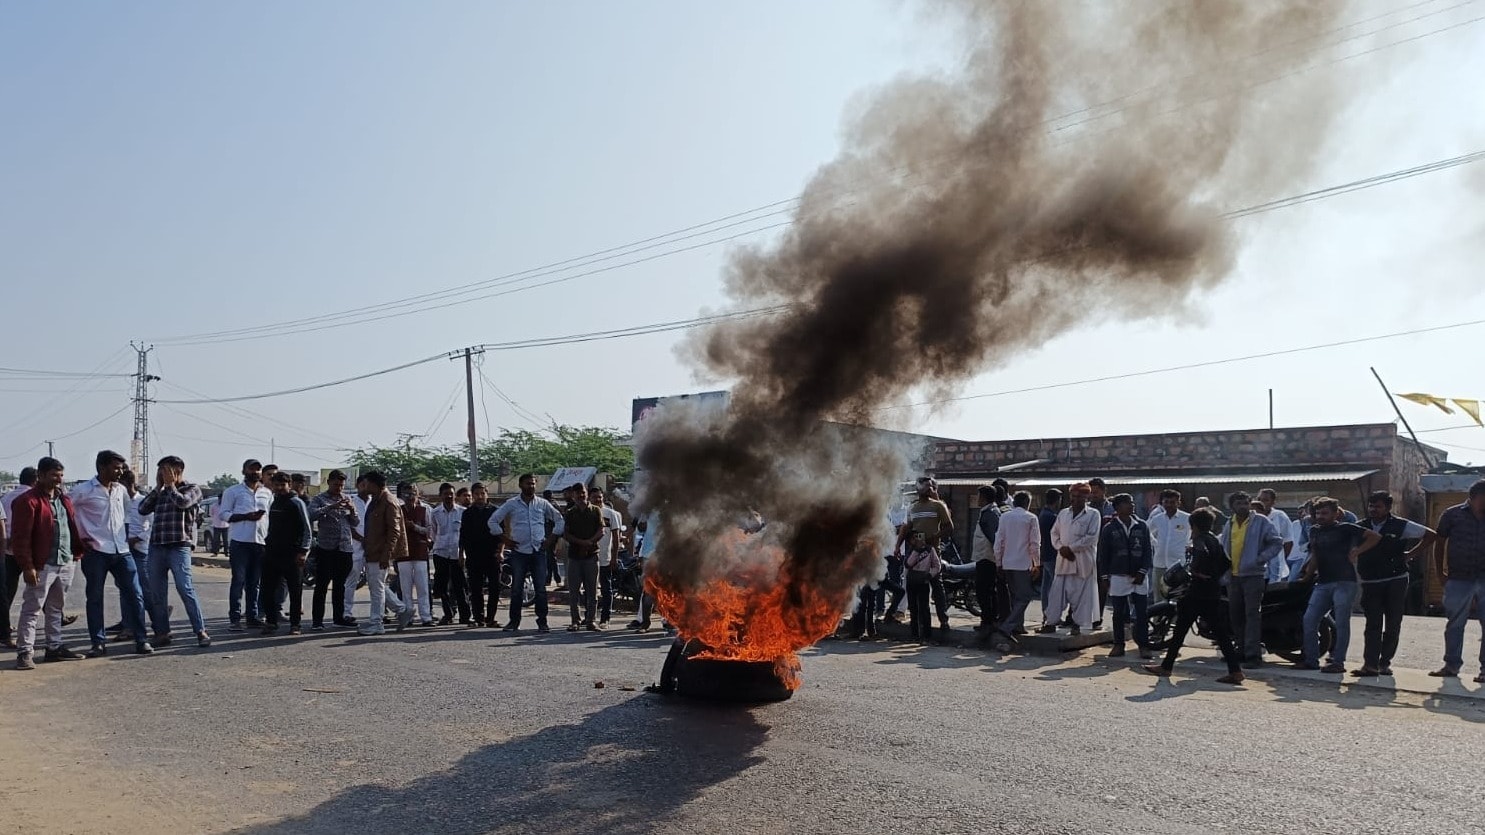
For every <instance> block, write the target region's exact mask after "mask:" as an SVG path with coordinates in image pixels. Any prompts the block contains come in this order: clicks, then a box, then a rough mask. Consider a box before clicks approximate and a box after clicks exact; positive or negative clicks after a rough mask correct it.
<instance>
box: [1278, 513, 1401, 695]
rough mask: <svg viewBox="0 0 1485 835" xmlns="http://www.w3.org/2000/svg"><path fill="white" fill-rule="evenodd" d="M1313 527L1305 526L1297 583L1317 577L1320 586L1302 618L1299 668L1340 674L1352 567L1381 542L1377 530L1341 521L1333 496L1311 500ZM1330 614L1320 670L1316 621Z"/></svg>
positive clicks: (1347, 641) (1347, 638) (1352, 594)
mask: <svg viewBox="0 0 1485 835" xmlns="http://www.w3.org/2000/svg"><path fill="white" fill-rule="evenodd" d="M1314 513H1315V524H1314V525H1313V526H1312V527H1311V528H1310V561H1309V562H1307V563H1305V568H1304V575H1303V576H1302V578H1301V579H1303V580H1305V581H1308V580H1310V579H1311V578H1313V577H1315V576H1316V575H1317V574H1318V575H1319V577H1320V582H1318V583H1316V584H1315V588H1314V590H1312V591H1311V592H1310V605H1309V608H1307V609H1305V615H1304V660H1303V661H1301V662H1300V663H1299V665H1298V666H1299V668H1300V669H1302V670H1319V671H1320V672H1322V673H1331V674H1336V675H1339V674H1340V673H1344V672H1345V671H1346V650H1347V649H1349V648H1350V646H1351V609H1352V607H1354V606H1355V605H1356V564H1357V562H1358V561H1359V559H1360V558H1361V555H1362V554H1365V553H1366V552H1368V551H1370V550H1372V549H1373V548H1375V547H1376V546H1377V543H1379V542H1381V541H1382V537H1380V536H1378V535H1377V533H1376V531H1373V530H1370V529H1368V528H1363V527H1361V526H1360V525H1357V524H1355V523H1354V522H1340V521H1339V517H1340V513H1341V504H1340V502H1338V501H1336V500H1335V499H1332V498H1328V497H1327V498H1319V499H1316V500H1315V508H1314ZM1326 612H1330V613H1332V614H1333V616H1334V617H1335V643H1334V644H1333V645H1332V646H1331V649H1330V658H1329V659H1328V660H1327V662H1326V664H1325V666H1324V667H1322V666H1320V621H1321V620H1322V619H1323V618H1324V617H1325V614H1326Z"/></svg>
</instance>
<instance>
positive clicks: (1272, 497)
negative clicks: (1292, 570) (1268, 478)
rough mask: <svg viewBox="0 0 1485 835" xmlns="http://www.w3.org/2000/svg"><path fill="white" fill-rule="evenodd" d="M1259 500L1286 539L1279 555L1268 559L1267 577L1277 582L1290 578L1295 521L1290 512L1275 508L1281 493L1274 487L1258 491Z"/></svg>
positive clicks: (1281, 536) (1271, 581)
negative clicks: (1290, 516)
mask: <svg viewBox="0 0 1485 835" xmlns="http://www.w3.org/2000/svg"><path fill="white" fill-rule="evenodd" d="M1258 501H1259V502H1261V503H1262V504H1263V515H1264V516H1266V517H1268V520H1269V521H1270V522H1272V523H1274V530H1276V531H1278V532H1279V537H1280V538H1281V539H1283V540H1284V549H1283V550H1282V551H1280V552H1279V555H1278V556H1277V557H1274V558H1273V559H1271V560H1269V561H1268V571H1267V575H1266V579H1267V580H1268V581H1269V582H1270V583H1277V582H1279V581H1281V580H1287V579H1289V555H1290V554H1292V553H1294V530H1293V529H1294V523H1293V522H1292V521H1291V520H1290V518H1289V514H1288V513H1285V512H1284V511H1282V510H1276V509H1274V505H1275V504H1277V503H1278V501H1279V494H1278V492H1277V491H1275V490H1274V489H1273V488H1272V487H1265V488H1263V489H1262V490H1259V491H1258Z"/></svg>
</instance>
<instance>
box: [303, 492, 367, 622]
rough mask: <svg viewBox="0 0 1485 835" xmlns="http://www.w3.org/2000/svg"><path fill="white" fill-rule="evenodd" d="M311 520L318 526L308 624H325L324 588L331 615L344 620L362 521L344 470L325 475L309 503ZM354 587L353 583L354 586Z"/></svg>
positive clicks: (332, 619)
mask: <svg viewBox="0 0 1485 835" xmlns="http://www.w3.org/2000/svg"><path fill="white" fill-rule="evenodd" d="M309 521H311V522H313V523H314V524H315V525H316V526H317V528H316V535H315V544H314V549H313V554H314V558H315V589H314V596H313V597H312V598H310V610H309V611H310V624H309V628H310V629H311V630H313V631H315V632H318V631H320V630H321V629H324V628H325V592H326V591H329V592H330V619H331V621H332V622H333V623H335V624H336V625H337V626H342V625H345V624H344V622H343V621H344V618H345V615H344V613H345V608H346V605H345V597H346V595H345V587H346V580H347V579H348V578H349V577H350V576H351V565H352V563H353V562H354V557H353V552H354V551H355V547H354V546H355V540H354V536H353V534H354V532H355V530H356V525H357V523H359V522H360V521H361V517H360V514H358V513H357V511H356V504H355V502H353V501H352V500H351V497H350V496H348V495H346V492H345V473H343V472H341V471H340V470H331V471H330V474H329V476H327V477H326V479H325V490H324V492H322V493H320V494H319V495H318V496H315V497H314V498H313V499H312V500H310V503H309ZM353 588H354V587H353Z"/></svg>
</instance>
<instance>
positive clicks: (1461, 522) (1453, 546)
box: [1429, 478, 1485, 683]
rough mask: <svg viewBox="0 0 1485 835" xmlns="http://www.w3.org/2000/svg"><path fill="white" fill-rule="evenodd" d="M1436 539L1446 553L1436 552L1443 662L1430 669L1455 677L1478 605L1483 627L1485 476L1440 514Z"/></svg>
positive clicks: (1483, 661) (1483, 662) (1484, 646)
mask: <svg viewBox="0 0 1485 835" xmlns="http://www.w3.org/2000/svg"><path fill="white" fill-rule="evenodd" d="M1439 539H1442V540H1443V541H1444V542H1445V543H1446V546H1447V548H1448V552H1447V555H1446V554H1443V553H1436V556H1435V559H1436V560H1437V561H1438V562H1437V566H1436V567H1437V569H1438V572H1439V576H1440V577H1443V578H1444V617H1445V619H1446V621H1445V624H1444V666H1442V667H1440V668H1438V669H1437V670H1434V671H1433V672H1431V673H1429V675H1431V676H1435V677H1438V678H1455V677H1457V676H1458V675H1459V671H1460V670H1461V669H1463V668H1464V625H1465V623H1466V622H1468V621H1469V619H1470V609H1471V608H1472V607H1477V610H1478V614H1477V617H1478V618H1479V620H1480V625H1481V627H1482V628H1485V478H1482V479H1480V480H1479V481H1477V482H1475V483H1474V484H1471V485H1470V492H1469V498H1468V499H1467V500H1465V502H1464V503H1463V504H1457V505H1454V506H1453V507H1451V508H1449V509H1448V510H1445V511H1444V515H1443V516H1440V517H1439ZM1475 681H1476V682H1480V683H1485V639H1482V640H1481V641H1480V674H1479V675H1477V676H1475Z"/></svg>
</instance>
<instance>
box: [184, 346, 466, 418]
mask: <svg viewBox="0 0 1485 835" xmlns="http://www.w3.org/2000/svg"><path fill="white" fill-rule="evenodd" d="M447 356H448V353H447V352H445V353H442V354H434V355H433V356H431V357H424V358H422V359H420V360H413V361H412V362H405V363H403V364H401V365H394V366H392V367H391V368H383V369H381V370H379V371H368V372H366V373H365V374H357V375H356V376H354V377H344V378H342V379H339V380H331V381H330V382H328V383H315V384H313V385H308V386H299V387H298V388H291V389H282V390H280V391H270V392H265V393H263V394H244V395H239V396H237V397H209V398H201V399H196V400H156V401H155V402H156V403H170V404H175V405H185V404H197V403H240V402H242V401H244V400H262V399H265V398H268V397H282V396H283V395H286V394H303V393H304V392H307V391H315V390H316V389H324V388H330V387H331V386H340V385H345V384H346V383H354V382H357V381H359V380H369V379H371V378H372V377H380V376H382V375H383V374H391V373H392V372H394V371H402V370H403V369H407V368H413V367H415V366H419V365H427V364H428V363H430V362H433V361H434V360H441V359H444V358H445V357H447Z"/></svg>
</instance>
